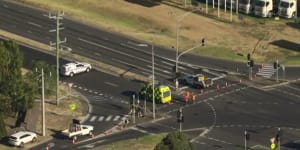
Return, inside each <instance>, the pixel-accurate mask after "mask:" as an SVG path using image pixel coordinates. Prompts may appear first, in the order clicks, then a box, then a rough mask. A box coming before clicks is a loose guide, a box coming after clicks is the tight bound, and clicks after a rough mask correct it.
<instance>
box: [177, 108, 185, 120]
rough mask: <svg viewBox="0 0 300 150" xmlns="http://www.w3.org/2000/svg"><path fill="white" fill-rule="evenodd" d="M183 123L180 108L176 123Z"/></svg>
mask: <svg viewBox="0 0 300 150" xmlns="http://www.w3.org/2000/svg"><path fill="white" fill-rule="evenodd" d="M183 121H184V117H183V114H182V109H181V108H180V109H179V110H178V111H177V122H178V123H183Z"/></svg>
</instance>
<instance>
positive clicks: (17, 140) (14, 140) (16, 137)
mask: <svg viewBox="0 0 300 150" xmlns="http://www.w3.org/2000/svg"><path fill="white" fill-rule="evenodd" d="M36 140H37V135H36V133H34V132H29V131H19V132H17V133H14V134H12V135H11V136H9V138H8V143H9V144H11V145H14V146H21V147H23V146H24V144H26V143H28V142H35V141H36Z"/></svg>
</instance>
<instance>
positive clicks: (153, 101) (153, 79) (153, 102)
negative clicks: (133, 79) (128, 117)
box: [151, 42, 155, 120]
mask: <svg viewBox="0 0 300 150" xmlns="http://www.w3.org/2000/svg"><path fill="white" fill-rule="evenodd" d="M151 50H152V104H153V120H155V97H154V81H155V77H154V46H153V42H152V48H151Z"/></svg>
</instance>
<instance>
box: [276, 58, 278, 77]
mask: <svg viewBox="0 0 300 150" xmlns="http://www.w3.org/2000/svg"><path fill="white" fill-rule="evenodd" d="M276 65H277V66H276V82H278V59H277V60H276Z"/></svg>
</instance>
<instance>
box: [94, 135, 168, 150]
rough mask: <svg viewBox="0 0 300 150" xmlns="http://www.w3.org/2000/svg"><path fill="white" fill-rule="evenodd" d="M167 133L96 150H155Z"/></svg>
mask: <svg viewBox="0 0 300 150" xmlns="http://www.w3.org/2000/svg"><path fill="white" fill-rule="evenodd" d="M165 136H166V134H165V133H163V134H157V135H146V136H144V137H140V138H137V139H129V140H124V141H119V142H115V143H113V144H110V145H105V146H102V147H99V148H97V149H94V150H98V149H99V150H100V149H101V150H153V149H154V147H155V146H156V144H158V143H159V142H160V141H161V140H162V139H163V138H164V137H165Z"/></svg>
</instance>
